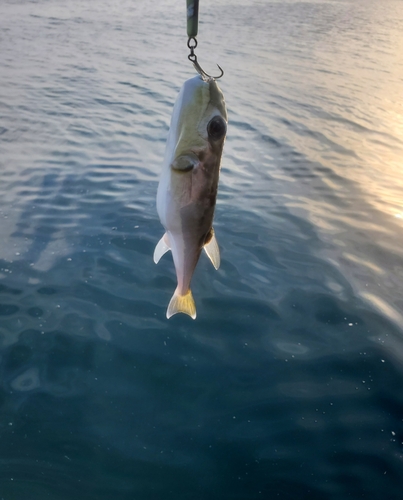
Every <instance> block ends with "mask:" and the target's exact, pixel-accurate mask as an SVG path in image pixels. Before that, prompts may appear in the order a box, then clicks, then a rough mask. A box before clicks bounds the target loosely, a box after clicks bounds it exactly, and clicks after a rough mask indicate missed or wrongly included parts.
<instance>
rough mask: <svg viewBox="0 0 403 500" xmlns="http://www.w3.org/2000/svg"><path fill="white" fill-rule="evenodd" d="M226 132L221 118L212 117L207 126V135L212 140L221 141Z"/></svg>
mask: <svg viewBox="0 0 403 500" xmlns="http://www.w3.org/2000/svg"><path fill="white" fill-rule="evenodd" d="M226 132H227V124H226V123H225V120H224V118H222V117H221V116H214V118H212V119H211V120H210V121H209V123H208V125H207V133H208V135H209V137H211V138H212V139H214V140H218V139H222V138H223V137H224V135H225V134H226Z"/></svg>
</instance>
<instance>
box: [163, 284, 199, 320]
mask: <svg viewBox="0 0 403 500" xmlns="http://www.w3.org/2000/svg"><path fill="white" fill-rule="evenodd" d="M177 313H185V314H188V315H189V316H190V317H191V318H193V319H196V304H195V301H194V300H193V295H192V292H191V291H190V290H189V291H188V292H187V293H186V294H185V295H180V294H179V293H178V292H177V291H176V290H175V293H174V294H173V296H172V298H171V300H170V302H169V304H168V309H167V318H168V319H169V318H170V317H171V316H173V315H174V314H177Z"/></svg>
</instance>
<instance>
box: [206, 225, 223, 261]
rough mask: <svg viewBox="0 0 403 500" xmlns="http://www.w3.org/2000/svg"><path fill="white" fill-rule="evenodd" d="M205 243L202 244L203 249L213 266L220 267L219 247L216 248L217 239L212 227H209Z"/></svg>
mask: <svg viewBox="0 0 403 500" xmlns="http://www.w3.org/2000/svg"><path fill="white" fill-rule="evenodd" d="M206 241H207V243H205V244H204V247H203V248H204V250H205V252H206V254H207V256H208V258H209V259H210V260H211V263H212V264H213V266H214V267H215V268H216V269H218V268H219V267H220V262H221V260H220V249H219V248H218V243H217V239H216V237H215V233H214V229H213V228H211V229H210V233H209V235H208V237H207V238H206Z"/></svg>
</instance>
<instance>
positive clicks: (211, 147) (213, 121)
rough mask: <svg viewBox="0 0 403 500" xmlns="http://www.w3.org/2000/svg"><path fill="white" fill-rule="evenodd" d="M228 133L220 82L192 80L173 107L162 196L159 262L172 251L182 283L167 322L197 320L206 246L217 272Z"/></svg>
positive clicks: (156, 254)
mask: <svg viewBox="0 0 403 500" xmlns="http://www.w3.org/2000/svg"><path fill="white" fill-rule="evenodd" d="M226 132H227V111H226V108H225V101H224V96H223V94H222V92H221V90H220V89H219V87H218V85H217V83H216V81H215V80H214V79H213V78H210V79H209V80H207V81H205V80H203V79H202V78H201V77H200V76H195V77H194V78H191V79H190V80H187V81H186V82H185V83H184V84H183V86H182V88H181V90H180V92H179V95H178V97H177V99H176V102H175V105H174V109H173V113H172V119H171V126H170V129H169V134H168V139H167V145H166V151H165V157H164V164H163V169H162V174H161V178H160V182H159V185H158V192H157V211H158V215H159V218H160V221H161V224H162V225H163V226H164V228H165V231H166V232H165V234H164V235H163V237H162V238H161V240H160V241H159V242H158V244H157V246H156V247H155V251H154V262H155V263H158V261H159V260H160V258H161V257H162V256H163V255H164V254H165V253H166V252H167V251H168V250H171V251H172V256H173V261H174V264H175V270H176V277H177V281H178V284H177V287H176V290H175V292H174V294H173V296H172V298H171V301H170V302H169V305H168V308H167V313H166V315H167V318H170V317H171V316H173V315H174V314H176V313H179V312H182V313H185V314H188V315H189V316H191V317H192V318H193V319H195V318H196V306H195V303H194V300H193V296H192V292H191V290H190V282H191V279H192V276H193V272H194V270H195V267H196V265H197V262H198V260H199V257H200V253H201V250H202V248H204V249H205V251H206V253H207V255H208V257H209V258H210V260H211V262H212V263H213V265H214V267H215V268H216V269H218V267H219V265H220V252H219V249H218V244H217V240H216V238H215V235H214V230H213V226H212V224H213V217H214V209H215V203H216V196H217V187H218V177H219V172H220V163H221V155H222V150H223V146H224V141H225V135H226Z"/></svg>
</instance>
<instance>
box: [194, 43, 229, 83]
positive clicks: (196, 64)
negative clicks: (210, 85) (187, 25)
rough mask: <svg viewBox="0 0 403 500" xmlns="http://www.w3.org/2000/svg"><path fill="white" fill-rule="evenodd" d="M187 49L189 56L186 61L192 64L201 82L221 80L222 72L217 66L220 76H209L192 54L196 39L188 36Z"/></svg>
mask: <svg viewBox="0 0 403 500" xmlns="http://www.w3.org/2000/svg"><path fill="white" fill-rule="evenodd" d="M191 42H194V43H193V44H192V43H191ZM188 47H189V49H190V54H189V55H188V59H189V61H191V62H192V63H193V66H194V68H195V70H196V71H197V72H198V73H199V75H200V76H201V77H202V78H203V80H209V79H210V78H212V79H213V80H218V79H219V78H221V77H222V76H223V74H224V70H223V69H222V68H221V66H219V65H218V64H217V66H218V69H219V70H220V71H221V74H220V75H218V76H211V75H209V74H208V73H206V72H205V71H204V69H203V68H202V67H201V66H200V64H199V63H198V61H197V56H196V54H195V52H194V51H195V48H196V47H197V40H196V38H195V37H194V36H190V37H189V39H188Z"/></svg>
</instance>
